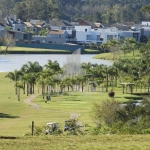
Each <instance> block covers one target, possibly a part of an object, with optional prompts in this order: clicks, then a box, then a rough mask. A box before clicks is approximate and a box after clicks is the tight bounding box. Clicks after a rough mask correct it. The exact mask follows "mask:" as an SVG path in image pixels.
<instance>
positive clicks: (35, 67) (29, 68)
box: [21, 61, 43, 94]
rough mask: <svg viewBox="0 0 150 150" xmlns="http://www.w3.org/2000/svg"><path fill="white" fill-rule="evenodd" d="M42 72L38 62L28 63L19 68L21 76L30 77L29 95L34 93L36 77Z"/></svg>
mask: <svg viewBox="0 0 150 150" xmlns="http://www.w3.org/2000/svg"><path fill="white" fill-rule="evenodd" d="M42 70H43V68H42V66H40V65H39V63H38V62H33V63H32V62H30V61H29V62H28V63H27V64H24V65H23V66H22V68H21V72H22V73H23V74H29V75H30V83H28V84H30V85H29V86H30V93H31V94H32V93H34V86H35V84H36V79H37V77H38V73H39V72H41V71H42Z"/></svg>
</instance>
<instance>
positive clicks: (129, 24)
mask: <svg viewBox="0 0 150 150" xmlns="http://www.w3.org/2000/svg"><path fill="white" fill-rule="evenodd" d="M123 24H124V25H126V26H134V25H135V23H134V22H123Z"/></svg>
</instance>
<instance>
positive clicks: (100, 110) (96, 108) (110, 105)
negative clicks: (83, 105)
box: [91, 99, 120, 127]
mask: <svg viewBox="0 0 150 150" xmlns="http://www.w3.org/2000/svg"><path fill="white" fill-rule="evenodd" d="M118 104H119V102H117V101H115V100H112V99H108V100H105V101H103V102H102V103H101V104H98V103H93V107H92V110H91V117H92V120H93V121H94V122H95V123H96V125H97V126H98V127H102V126H104V125H108V126H109V127H111V126H112V125H113V124H114V123H115V122H116V114H117V113H116V112H117V111H118V110H119V109H120V107H119V105H118Z"/></svg>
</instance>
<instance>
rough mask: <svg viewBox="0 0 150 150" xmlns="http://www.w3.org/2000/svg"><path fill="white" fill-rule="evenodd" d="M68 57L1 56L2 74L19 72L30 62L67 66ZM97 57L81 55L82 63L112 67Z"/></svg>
mask: <svg viewBox="0 0 150 150" xmlns="http://www.w3.org/2000/svg"><path fill="white" fill-rule="evenodd" d="M67 56H69V55H60V54H59V55H57V54H45V55H43V54H42V55H38V54H33V55H32V54H11V55H0V72H9V71H14V70H15V69H17V70H19V69H20V68H21V67H22V65H23V64H25V63H27V62H28V61H31V62H35V61H38V62H39V63H40V65H42V66H44V65H45V64H46V63H47V61H48V60H51V61H58V63H59V64H60V66H61V67H62V66H63V64H65V62H66V59H67ZM93 56H95V55H81V56H80V58H81V62H91V63H93V64H95V63H97V64H105V65H108V66H110V65H112V62H111V61H108V60H101V59H94V58H93Z"/></svg>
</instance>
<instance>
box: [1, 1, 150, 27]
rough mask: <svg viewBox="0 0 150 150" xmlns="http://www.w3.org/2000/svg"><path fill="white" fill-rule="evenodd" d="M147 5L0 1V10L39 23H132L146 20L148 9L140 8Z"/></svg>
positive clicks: (95, 2)
mask: <svg viewBox="0 0 150 150" xmlns="http://www.w3.org/2000/svg"><path fill="white" fill-rule="evenodd" d="M149 3H150V1H149V0H142V1H141V0H132V1H130V0H124V1H116V0H107V1H106V0H85V1H83V0H43V1H40V0H12V1H11V4H10V3H9V0H0V8H1V10H2V13H1V14H2V16H3V15H4V17H5V14H10V13H12V12H13V13H16V14H17V16H18V18H19V19H23V20H24V21H27V20H30V19H32V18H34V19H40V20H46V19H47V18H50V19H52V18H59V19H64V20H66V19H67V20H71V21H73V20H78V19H85V20H91V21H95V22H100V23H102V24H111V23H116V22H132V21H134V22H136V23H139V22H141V21H143V20H148V19H149V17H150V14H149V13H144V11H145V10H146V11H147V7H146V8H145V9H142V10H143V11H140V9H141V8H142V7H143V6H147V5H148V4H149ZM39 6H40V7H39ZM26 10H28V11H26ZM62 10H63V11H62ZM24 14H25V15H24ZM131 16H132V17H131Z"/></svg>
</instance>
